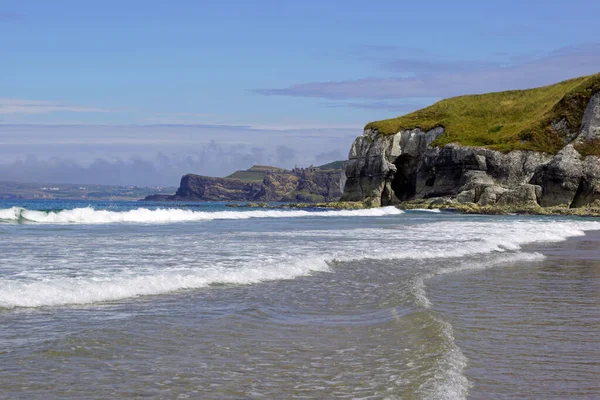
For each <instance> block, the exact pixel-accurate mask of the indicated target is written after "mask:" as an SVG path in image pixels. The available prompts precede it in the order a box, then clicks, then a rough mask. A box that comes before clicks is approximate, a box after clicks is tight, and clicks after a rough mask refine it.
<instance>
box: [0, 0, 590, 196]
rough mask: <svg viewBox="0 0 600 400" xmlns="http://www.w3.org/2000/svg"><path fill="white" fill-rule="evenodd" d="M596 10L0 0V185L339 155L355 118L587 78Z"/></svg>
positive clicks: (573, 4)
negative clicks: (460, 97) (466, 95)
mask: <svg viewBox="0 0 600 400" xmlns="http://www.w3.org/2000/svg"><path fill="white" fill-rule="evenodd" d="M598 15H600V2H599V1H597V0H596V1H591V0H590V1H588V0H582V1H577V0H573V1H570V2H568V3H567V2H563V1H554V0H545V1H541V0H528V1H522V0H521V1H511V0H505V1H495V0H491V1H486V2H484V1H481V0H479V1H470V0H469V1H454V2H448V1H434V0H431V1H400V0H394V1H390V0H382V1H376V0H372V1H370V2H366V1H355V0H345V1H337V0H335V1H333V0H331V1H327V0H320V1H314V0H305V1H302V2H300V1H284V0H279V1H274V0H273V1H272V0H252V1H248V0H247V1H241V0H238V1H232V0H221V1H204V0H195V1H192V0H176V1H171V2H166V1H154V0H144V1H137V0H120V1H113V0H103V1H74V0H71V1H69V0H52V1H39V0H0V180H17V181H28V182H56V183H61V182H64V183H102V184H111V183H113V184H138V185H160V186H177V184H178V181H179V178H180V177H181V175H182V174H185V173H190V172H191V173H197V174H202V175H212V176H224V175H227V174H229V173H231V172H233V171H234V170H236V169H246V168H248V167H250V166H251V165H253V164H271V165H276V166H280V167H288V168H290V167H293V166H294V165H298V166H308V165H310V164H314V165H319V164H323V163H326V162H329V161H334V160H339V159H346V158H347V154H348V150H349V148H350V145H351V143H352V141H353V140H354V138H355V137H356V136H358V135H360V134H361V132H362V128H363V126H364V125H365V124H366V123H368V122H369V121H373V120H379V119H384V118H391V117H395V116H398V115H401V114H405V113H407V112H410V111H413V110H416V109H419V108H422V107H424V106H427V105H429V104H432V103H434V102H435V101H437V100H439V99H442V98H446V97H451V96H457V95H463V94H471V93H484V92H489V91H500V90H510V89H524V88H529V87H535V86H541V85H545V84H551V83H554V82H557V81H560V80H564V79H568V78H572V77H576V76H581V75H587V74H591V73H595V72H600V38H599V37H598V29H597V26H598V22H597V17H598Z"/></svg>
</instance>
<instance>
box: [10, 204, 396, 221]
mask: <svg viewBox="0 0 600 400" xmlns="http://www.w3.org/2000/svg"><path fill="white" fill-rule="evenodd" d="M403 213H404V212H403V211H402V210H399V209H397V208H395V207H382V208H370V209H364V210H326V211H306V210H250V211H212V212H209V211H191V210H181V209H174V208H159V209H155V210H151V209H148V208H137V209H134V210H129V211H109V210H96V209H94V208H91V207H85V208H74V209H71V210H61V211H38V210H28V209H25V208H21V207H12V208H8V209H0V221H5V222H27V223H43V224H111V223H147V224H148V223H150V224H151V223H170V222H191V221H211V220H215V219H219V220H226V219H229V220H236V219H250V218H301V217H379V216H386V215H398V214H403Z"/></svg>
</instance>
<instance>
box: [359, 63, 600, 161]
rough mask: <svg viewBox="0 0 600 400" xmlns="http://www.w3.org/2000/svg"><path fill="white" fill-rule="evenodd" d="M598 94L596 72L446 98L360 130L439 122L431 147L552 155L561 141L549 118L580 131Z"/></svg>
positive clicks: (599, 85)
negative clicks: (525, 87) (456, 145)
mask: <svg viewBox="0 0 600 400" xmlns="http://www.w3.org/2000/svg"><path fill="white" fill-rule="evenodd" d="M598 92H600V74H595V75H590V76H584V77H580V78H575V79H570V80H567V81H563V82H560V83H557V84H554V85H550V86H544V87H540V88H535V89H528V90H511V91H506V92H497V93H488V94H479V95H468V96H460V97H454V98H450V99H445V100H442V101H440V102H438V103H435V104H433V105H431V106H429V107H426V108H423V109H421V110H418V111H415V112H413V113H410V114H407V115H404V116H400V117H398V118H392V119H387V120H383V121H376V122H371V123H369V124H367V126H366V127H365V128H370V129H376V130H377V131H378V132H379V133H380V134H395V133H397V132H399V131H401V130H405V129H414V128H421V129H422V130H425V131H427V130H430V129H433V128H435V127H438V126H442V127H444V134H442V136H440V137H439V138H438V139H437V140H436V141H435V142H434V143H432V145H434V146H443V145H445V144H448V143H459V144H462V145H466V146H483V147H487V148H491V149H494V150H500V151H504V152H508V151H511V150H534V151H542V152H546V153H557V152H558V151H559V150H560V149H562V148H563V147H564V145H565V142H564V137H562V136H561V134H560V133H559V132H557V131H555V130H554V129H552V127H551V122H552V121H560V120H562V119H563V118H564V119H565V120H566V121H567V123H568V125H569V129H570V130H571V131H572V132H576V131H579V129H580V127H581V120H582V118H583V113H584V111H585V107H586V106H587V104H588V102H589V100H590V98H591V97H592V95H593V94H595V93H598Z"/></svg>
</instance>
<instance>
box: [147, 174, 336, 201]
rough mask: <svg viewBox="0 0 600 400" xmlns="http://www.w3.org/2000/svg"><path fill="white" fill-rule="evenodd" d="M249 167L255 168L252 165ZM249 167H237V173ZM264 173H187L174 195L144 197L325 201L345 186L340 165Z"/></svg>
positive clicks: (157, 199)
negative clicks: (251, 177)
mask: <svg viewBox="0 0 600 400" xmlns="http://www.w3.org/2000/svg"><path fill="white" fill-rule="evenodd" d="M261 168H264V167H261ZM248 171H249V173H253V172H256V171H255V170H253V169H250V170H248ZM248 171H238V175H239V176H242V174H240V172H248ZM261 173H262V176H264V178H263V179H262V181H248V180H242V179H235V178H213V177H206V176H201V175H194V174H187V175H184V176H183V177H182V178H181V184H180V185H179V189H178V190H177V193H176V194H175V195H174V196H148V197H146V198H145V200H155V201H253V202H258V201H260V202H280V201H281V202H288V201H297V202H323V201H335V200H339V198H340V197H341V196H342V192H343V190H344V188H343V183H344V180H345V179H344V178H343V175H344V174H343V170H339V169H336V170H321V169H319V168H307V169H295V170H293V171H286V170H281V169H273V170H269V171H268V172H264V170H261ZM234 175H235V174H234Z"/></svg>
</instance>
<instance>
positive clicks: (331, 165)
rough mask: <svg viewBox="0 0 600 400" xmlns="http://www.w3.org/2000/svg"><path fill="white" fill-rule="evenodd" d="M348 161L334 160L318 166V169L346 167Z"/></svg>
mask: <svg viewBox="0 0 600 400" xmlns="http://www.w3.org/2000/svg"><path fill="white" fill-rule="evenodd" d="M345 163H346V161H332V162H330V163H328V164H323V165H320V166H318V167H317V169H322V170H330V169H344V164H345Z"/></svg>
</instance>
